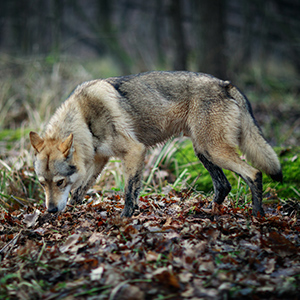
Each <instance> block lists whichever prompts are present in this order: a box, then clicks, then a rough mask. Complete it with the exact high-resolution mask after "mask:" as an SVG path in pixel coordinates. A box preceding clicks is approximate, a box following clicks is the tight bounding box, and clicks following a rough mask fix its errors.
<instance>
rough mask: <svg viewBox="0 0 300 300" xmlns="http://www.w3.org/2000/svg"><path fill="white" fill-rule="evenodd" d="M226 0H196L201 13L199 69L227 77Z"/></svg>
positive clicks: (220, 76) (198, 10)
mask: <svg viewBox="0 0 300 300" xmlns="http://www.w3.org/2000/svg"><path fill="white" fill-rule="evenodd" d="M225 4H226V2H225V1H224V0H201V1H199V0H198V1H197V0H196V1H195V5H196V6H197V9H196V11H197V12H198V14H199V17H200V20H199V35H200V45H199V55H200V57H199V69H200V71H201V72H205V73H209V74H212V75H214V76H217V77H219V78H221V79H226V67H227V61H226V57H225V49H226V47H225V8H226V5H225Z"/></svg>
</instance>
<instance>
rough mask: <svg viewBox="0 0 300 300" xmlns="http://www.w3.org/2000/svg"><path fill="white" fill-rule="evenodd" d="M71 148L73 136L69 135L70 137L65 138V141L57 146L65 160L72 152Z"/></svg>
mask: <svg viewBox="0 0 300 300" xmlns="http://www.w3.org/2000/svg"><path fill="white" fill-rule="evenodd" d="M72 146H73V134H72V133H70V135H69V136H68V137H67V138H66V140H65V141H64V142H62V143H61V144H60V145H59V150H60V151H61V152H62V154H63V155H64V157H66V158H67V157H68V155H69V154H70V153H72V152H73V151H71V150H72Z"/></svg>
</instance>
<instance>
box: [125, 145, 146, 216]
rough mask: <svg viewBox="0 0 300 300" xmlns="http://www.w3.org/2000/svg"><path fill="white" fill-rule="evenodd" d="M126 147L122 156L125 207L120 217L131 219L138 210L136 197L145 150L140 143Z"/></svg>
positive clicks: (138, 190)
mask: <svg viewBox="0 0 300 300" xmlns="http://www.w3.org/2000/svg"><path fill="white" fill-rule="evenodd" d="M127 146H128V148H127V151H126V153H125V154H124V155H122V159H123V163H124V169H125V176H126V186H125V207H124V210H123V212H122V214H121V216H122V217H131V216H132V215H133V213H134V211H135V209H137V208H138V196H139V192H140V188H141V178H142V171H143V167H144V160H145V155H146V148H145V146H144V145H143V144H141V143H138V142H132V143H130V144H129V145H127Z"/></svg>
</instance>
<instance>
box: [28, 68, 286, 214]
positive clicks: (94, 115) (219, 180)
mask: <svg viewBox="0 0 300 300" xmlns="http://www.w3.org/2000/svg"><path fill="white" fill-rule="evenodd" d="M179 133H183V134H184V135H185V136H188V137H190V139H191V140H192V142H193V147H194V150H195V154H196V155H197V156H198V158H199V160H200V161H201V162H202V164H203V165H204V167H205V168H206V169H207V171H208V172H209V173H210V175H211V177H212V181H213V186H214V198H213V201H214V202H216V203H218V204H221V203H222V202H223V200H224V199H225V197H226V196H227V195H228V193H229V192H230V190H231V186H230V183H229V182H228V180H227V178H226V177H225V175H224V173H223V171H222V169H227V170H231V171H233V172H235V173H236V174H238V175H239V176H240V177H241V178H242V179H243V180H244V181H245V182H246V183H247V184H248V186H249V187H250V189H251V193H252V202H253V215H255V216H264V210H263V208H262V173H261V171H264V172H265V173H266V174H268V175H269V176H270V177H271V178H272V179H274V180H276V181H282V171H281V166H280V163H279V160H278V158H277V156H276V154H275V152H274V151H273V149H272V148H271V146H270V145H269V144H268V143H267V142H266V140H265V139H264V137H263V135H262V133H261V130H260V128H259V126H258V124H257V122H256V120H255V118H254V116H253V113H252V108H251V106H250V103H249V101H248V100H247V98H246V97H245V96H244V95H243V94H242V93H241V92H240V91H239V89H238V88H237V87H235V86H234V85H233V84H231V83H230V81H222V80H220V79H217V78H215V77H213V76H211V75H208V74H202V73H193V72H181V71H180V72H147V73H141V74H137V75H129V76H121V77H112V78H107V79H98V80H92V81H88V82H84V83H83V84H81V85H79V86H78V87H77V88H76V89H75V90H74V91H73V93H72V94H71V95H70V96H69V97H68V99H67V100H66V101H65V102H64V103H63V104H62V105H61V106H60V107H59V108H58V109H57V111H56V113H55V114H54V115H53V117H52V118H51V119H50V122H49V124H48V125H47V127H46V130H45V133H44V135H43V137H40V136H39V135H38V134H37V133H35V132H30V141H31V144H32V146H33V148H34V149H35V162H34V167H35V171H36V174H37V176H38V179H39V181H40V183H41V185H42V186H43V188H44V191H45V195H46V207H47V210H48V212H51V213H55V212H57V211H61V210H63V209H64V208H65V206H66V204H67V200H68V196H69V193H71V199H70V203H76V202H79V203H80V202H81V200H82V198H83V196H84V195H85V193H86V192H87V190H88V189H89V188H90V187H91V186H92V185H93V183H94V181H95V179H96V178H97V176H98V175H99V174H100V173H101V171H102V169H103V168H104V166H105V164H106V163H107V162H108V160H109V158H110V157H112V156H114V157H119V158H120V159H121V160H122V161H123V164H124V171H125V180H126V185H125V195H124V197H125V207H124V210H123V212H122V216H125V217H130V216H132V214H133V213H134V211H135V209H136V208H138V196H139V190H140V187H141V176H142V170H143V166H144V158H145V154H146V150H147V148H149V147H153V146H154V145H156V144H159V143H163V142H165V141H166V140H167V139H169V138H170V137H173V136H176V135H178V134H179ZM237 147H239V149H240V150H241V152H242V153H244V154H245V155H246V158H247V159H248V160H250V161H251V162H252V164H253V166H255V168H254V167H252V166H250V165H249V164H247V163H246V162H245V161H244V160H242V159H241V158H240V156H239V155H238V153H237ZM260 170H261V171H260Z"/></svg>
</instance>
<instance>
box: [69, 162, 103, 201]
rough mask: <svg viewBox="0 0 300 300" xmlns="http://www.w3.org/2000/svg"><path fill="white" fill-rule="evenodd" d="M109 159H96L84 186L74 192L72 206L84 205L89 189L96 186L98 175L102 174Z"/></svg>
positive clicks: (83, 183) (81, 185)
mask: <svg viewBox="0 0 300 300" xmlns="http://www.w3.org/2000/svg"><path fill="white" fill-rule="evenodd" d="M108 159H109V158H108V157H100V158H99V157H98V158H97V157H96V158H95V160H94V162H93V165H92V166H91V167H90V170H89V171H88V172H87V174H86V175H87V178H86V180H85V181H83V182H82V184H80V185H79V187H77V188H76V189H74V191H72V197H71V199H70V204H75V203H79V204H80V203H82V200H83V197H84V195H85V194H86V192H87V191H88V189H89V188H90V187H91V186H92V185H93V184H94V182H95V180H96V179H97V177H98V175H99V174H100V173H101V172H102V170H103V168H104V167H105V165H106V163H107V162H108Z"/></svg>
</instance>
